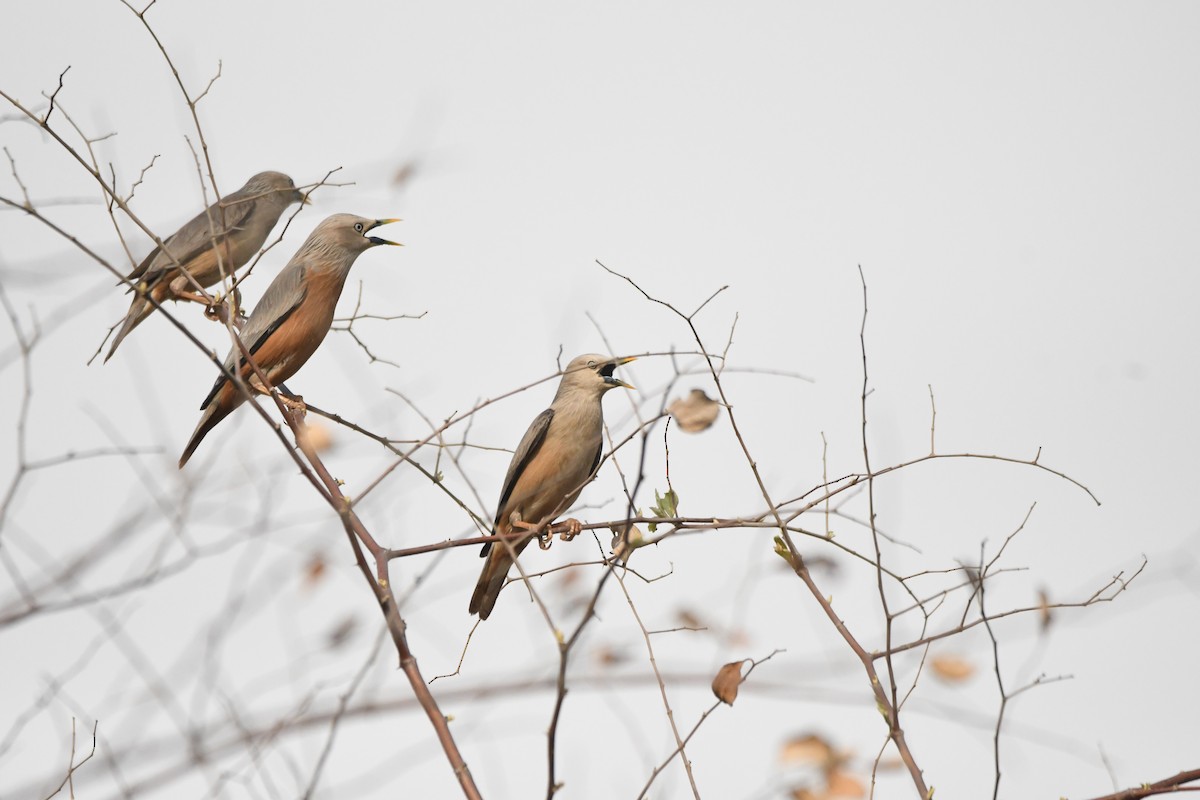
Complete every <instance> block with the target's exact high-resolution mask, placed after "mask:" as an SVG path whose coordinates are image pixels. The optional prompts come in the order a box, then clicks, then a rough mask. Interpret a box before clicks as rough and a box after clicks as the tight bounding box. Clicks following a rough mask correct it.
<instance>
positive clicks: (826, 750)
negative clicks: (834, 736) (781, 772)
mask: <svg viewBox="0 0 1200 800" xmlns="http://www.w3.org/2000/svg"><path fill="white" fill-rule="evenodd" d="M834 758H835V756H834V752H833V746H832V745H830V744H829V742H827V741H826V740H825V738H824V737H823V736H821V735H819V734H816V733H802V734H800V735H798V736H793V737H792V738H791V739H788V740H787V741H786V742H784V743H783V749H782V750H781V751H780V752H779V760H780V761H782V762H783V763H785V764H816V765H818V766H820V767H825V766H827V765H829V764H831V763H833V761H834Z"/></svg>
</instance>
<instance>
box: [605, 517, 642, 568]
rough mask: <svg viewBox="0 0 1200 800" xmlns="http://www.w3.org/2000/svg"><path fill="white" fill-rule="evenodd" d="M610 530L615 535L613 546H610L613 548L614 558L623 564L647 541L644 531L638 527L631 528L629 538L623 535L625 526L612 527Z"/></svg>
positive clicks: (631, 526) (632, 526)
mask: <svg viewBox="0 0 1200 800" xmlns="http://www.w3.org/2000/svg"><path fill="white" fill-rule="evenodd" d="M608 529H609V530H610V531H612V534H613V538H612V545H610V546H611V547H612V552H613V558H615V559H617V560H619V561H621V562H622V563H625V562H626V561H627V560H628V559H629V556H630V555H631V554H632V553H633V551H634V550H636V549H637V548H639V547H641V546H642V545H643V544H644V543H645V541H646V536H645V534H643V533H642V529H641V528H639V527H638V526H637V525H630V526H629V536H628V537H626V536H624V535H623V534H624V532H625V526H624V525H610V526H609V528H608Z"/></svg>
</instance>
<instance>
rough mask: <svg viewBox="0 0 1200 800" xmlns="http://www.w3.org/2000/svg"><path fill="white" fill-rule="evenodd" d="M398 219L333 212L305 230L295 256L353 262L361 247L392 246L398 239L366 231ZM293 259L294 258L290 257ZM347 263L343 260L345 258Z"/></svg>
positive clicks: (366, 248) (331, 262)
mask: <svg viewBox="0 0 1200 800" xmlns="http://www.w3.org/2000/svg"><path fill="white" fill-rule="evenodd" d="M399 221H400V220H398V219H368V218H367V217H357V216H355V215H354V214H334V215H333V216H331V217H326V218H325V219H323V220H321V223H320V224H319V225H317V227H316V228H315V229H314V230H313V232H312V233H311V234H309V237H308V239H307V240H306V241H305V242H304V244H303V245H302V246H301V247H300V250H299V252H297V253H296V256H295V258H300V257H301V256H303V257H305V259H306V260H315V261H317V262H318V263H322V262H324V263H329V264H330V266H335V265H341V264H343V263H345V265H346V266H349V263H353V261H354V259H356V258H357V257H358V255H359V254H360V253H362V252H363V251H365V250H369V249H370V248H372V247H377V246H379V245H381V244H390V245H393V246H396V247H399V246H400V243H399V242H389V241H388V240H387V239H380V238H379V237H378V236H368V235H367V233H368V232H370V231H372V230H374V229H375V228H378V227H379V226H380V225H388V224H391V223H393V222H399ZM293 260H294V259H293ZM347 260H348V261H349V263H346V261H347Z"/></svg>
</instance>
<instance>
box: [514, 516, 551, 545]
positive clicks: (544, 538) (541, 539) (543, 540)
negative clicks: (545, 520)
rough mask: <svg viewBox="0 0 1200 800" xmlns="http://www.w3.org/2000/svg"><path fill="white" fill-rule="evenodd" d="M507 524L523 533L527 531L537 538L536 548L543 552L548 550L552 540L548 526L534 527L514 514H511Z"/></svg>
mask: <svg viewBox="0 0 1200 800" xmlns="http://www.w3.org/2000/svg"><path fill="white" fill-rule="evenodd" d="M509 523H510V524H511V525H512V526H513V527H514V528H520V529H521V530H523V531H529V532H530V533H532V534H533V535H535V536H537V542H538V547H540V548H542V549H543V550H549V549H550V542H551V540H552V539H553V538H554V531H553V530H552V528H551V527H550V526H548V525H534V524H533V523H532V522H526V521H525V520H523V519H520V518H519V517H518V516H517V515H516V514H515V513H514V514H513V516H512V518H510V519H509Z"/></svg>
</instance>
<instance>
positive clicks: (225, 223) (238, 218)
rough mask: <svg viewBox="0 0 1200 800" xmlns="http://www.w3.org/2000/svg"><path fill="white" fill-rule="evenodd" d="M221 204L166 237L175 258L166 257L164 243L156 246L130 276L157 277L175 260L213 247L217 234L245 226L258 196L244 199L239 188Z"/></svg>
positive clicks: (220, 235) (137, 278)
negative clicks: (210, 219)
mask: <svg viewBox="0 0 1200 800" xmlns="http://www.w3.org/2000/svg"><path fill="white" fill-rule="evenodd" d="M223 202H224V203H225V204H226V205H225V207H224V208H222V207H221V206H220V205H219V204H217V205H212V206H209V207H208V209H206V210H205V211H202V212H200V213H199V214H198V215H196V216H195V217H193V218H192V219H190V220H188V222H187V223H186V224H184V226H183V227H182V228H180V229H179V230H177V231H175V233H173V234H171V235H170V236H168V237H167V238H166V239H164V240H163V244H165V245H166V246H167V249H168V250H169V251H170V253H171V255H172V256H174V257H175V260H174V261H173V260H171V259H170V258H167V257H166V254H164V253H163V252H162V248H161V247H155V248H154V249H153V250H151V251H150V255H148V256H146V257H145V258H144V259H142V263H140V264H138V265H137V268H136V269H134V270H133V272H131V273H129V276H128V277H129V279H130V280H134V281H136V280H139V279H143V278H144V279H146V280H153V279H154V278H156V277H158V276H159V275H161V274H162V273H163V271H165V270H167V269H170V268H171V267H173V266H175V261H178V262H179V263H180V264H187V263H188V262H189V261H191V260H192V259H194V258H195V257H196V256H198V255H199V254H200V253H202V252H203V251H204V250H206V249H208V248H209V247H212V242H213V238H214V237H215V238H217V239H221V238H223V237H225V236H227V235H228V234H229V233H231V232H232V231H236V230H238V229H239V228H242V227H244V226H245V224H246V221H247V220H249V219H250V215H251V214H252V213H253V212H254V207H255V205H256V204H257V202H258V201H257V200H244V199H242V198H241V197H240V195H239V193H238V192H234V193H233V194H231V195H229V196H228V197H226V198H225V200H224V201H223ZM210 213H211V214H212V226H211V227H210V226H209V221H208V215H209V214H210Z"/></svg>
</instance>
